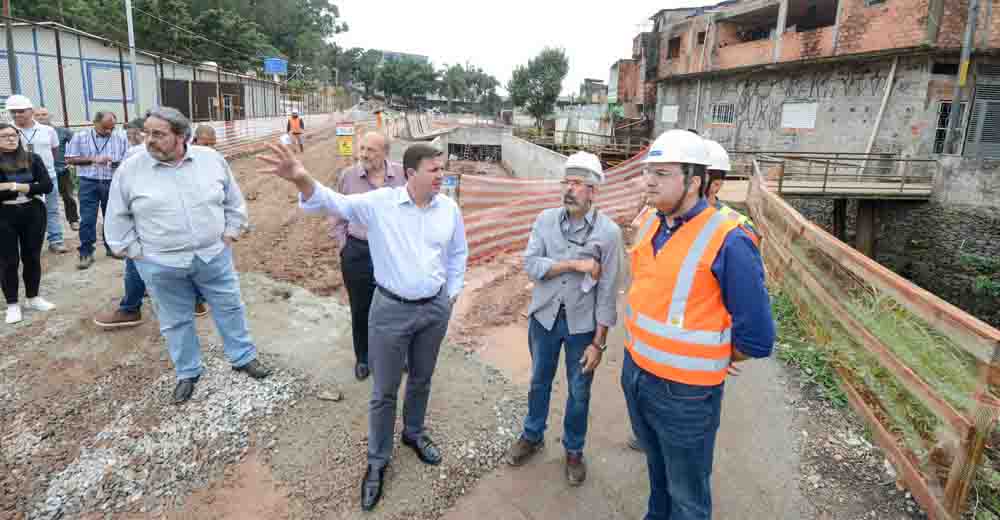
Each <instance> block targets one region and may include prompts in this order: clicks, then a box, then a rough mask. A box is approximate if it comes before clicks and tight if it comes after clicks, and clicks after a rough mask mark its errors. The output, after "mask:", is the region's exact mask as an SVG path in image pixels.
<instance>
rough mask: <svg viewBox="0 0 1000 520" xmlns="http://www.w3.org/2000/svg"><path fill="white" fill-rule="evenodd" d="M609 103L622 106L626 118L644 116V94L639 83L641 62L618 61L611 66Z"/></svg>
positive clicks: (632, 60) (630, 60)
mask: <svg viewBox="0 0 1000 520" xmlns="http://www.w3.org/2000/svg"><path fill="white" fill-rule="evenodd" d="M608 103H610V104H618V105H621V106H622V108H623V109H624V113H625V117H627V118H637V117H639V116H640V114H642V104H643V98H642V92H641V88H640V82H639V62H638V61H636V60H634V59H627V60H618V61H617V62H615V64H614V65H612V66H611V74H610V75H609V81H608Z"/></svg>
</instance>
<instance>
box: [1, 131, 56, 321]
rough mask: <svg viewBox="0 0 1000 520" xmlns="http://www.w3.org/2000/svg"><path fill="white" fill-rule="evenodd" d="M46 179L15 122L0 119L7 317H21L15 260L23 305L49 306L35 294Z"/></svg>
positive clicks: (39, 272)
mask: <svg viewBox="0 0 1000 520" xmlns="http://www.w3.org/2000/svg"><path fill="white" fill-rule="evenodd" d="M51 191H52V179H51V178H50V177H49V172H48V171H47V170H46V169H45V164H44V163H43V162H42V158H41V157H39V156H37V155H35V154H33V153H31V152H30V151H28V150H27V149H25V147H24V144H23V143H22V142H21V134H20V133H19V132H18V131H17V128H15V127H13V126H12V125H10V124H7V123H0V277H2V280H0V282H2V285H3V295H4V297H6V299H7V319H6V321H7V323H8V324H11V323H17V322H19V321H21V306H20V305H18V303H17V295H18V284H17V268H18V264H20V263H23V264H24V288H25V291H24V292H25V295H26V296H27V297H28V301H27V303H28V307H29V308H31V309H34V310H36V311H51V310H52V309H54V308H55V305H53V304H51V303H49V302H47V301H45V300H44V299H42V298H41V297H39V296H38V285H39V284H40V283H41V280H42V260H41V256H42V243H43V242H44V241H45V226H46V212H45V202H44V198H43V197H44V196H45V195H44V194H46V193H49V192H51Z"/></svg>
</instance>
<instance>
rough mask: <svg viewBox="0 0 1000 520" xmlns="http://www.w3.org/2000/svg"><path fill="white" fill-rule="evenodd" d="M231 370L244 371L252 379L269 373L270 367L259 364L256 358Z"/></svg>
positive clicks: (261, 377) (263, 376) (262, 377)
mask: <svg viewBox="0 0 1000 520" xmlns="http://www.w3.org/2000/svg"><path fill="white" fill-rule="evenodd" d="M233 370H235V371H237V372H246V373H247V375H248V376H250V377H252V378H254V379H264V378H265V377H267V376H269V375H271V369H270V368H267V367H265V366H264V365H261V364H260V363H259V362H257V360H256V359H255V360H253V361H251V362H249V363H247V364H245V365H243V366H241V367H233Z"/></svg>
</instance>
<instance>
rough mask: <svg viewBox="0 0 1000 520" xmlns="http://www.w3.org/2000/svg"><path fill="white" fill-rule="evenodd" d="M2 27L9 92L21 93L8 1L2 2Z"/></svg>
mask: <svg viewBox="0 0 1000 520" xmlns="http://www.w3.org/2000/svg"><path fill="white" fill-rule="evenodd" d="M3 15H4V26H5V27H6V29H7V69H8V76H7V78H8V80H9V81H10V91H11V93H13V94H20V93H21V83H20V82H19V81H17V53H16V52H14V31H13V29H12V28H11V25H10V0H3Z"/></svg>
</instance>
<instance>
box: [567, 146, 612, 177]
mask: <svg viewBox="0 0 1000 520" xmlns="http://www.w3.org/2000/svg"><path fill="white" fill-rule="evenodd" d="M564 168H565V172H566V173H569V172H570V170H585V171H587V172H589V173H591V174H593V176H594V180H595V181H596V183H597V184H603V183H604V168H602V167H601V160H600V159H598V158H597V156H596V155H594V154H592V153H588V152H576V153H575V154H573V155H570V156H569V159H566V164H565V165H564Z"/></svg>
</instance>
